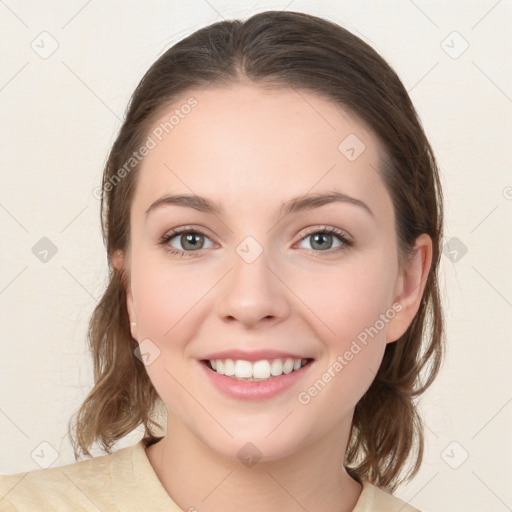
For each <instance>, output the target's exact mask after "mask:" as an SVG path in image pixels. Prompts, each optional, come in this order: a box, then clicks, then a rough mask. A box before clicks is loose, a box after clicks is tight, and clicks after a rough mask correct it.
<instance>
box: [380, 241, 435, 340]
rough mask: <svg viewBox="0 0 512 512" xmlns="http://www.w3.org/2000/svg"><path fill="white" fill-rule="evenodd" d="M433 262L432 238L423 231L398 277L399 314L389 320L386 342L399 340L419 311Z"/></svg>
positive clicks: (397, 297)
mask: <svg viewBox="0 0 512 512" xmlns="http://www.w3.org/2000/svg"><path fill="white" fill-rule="evenodd" d="M431 264H432V239H431V238H430V237H429V236H428V235H427V234H426V233H423V234H422V235H420V236H419V237H418V238H417V239H416V244H415V246H414V251H413V253H412V254H411V256H410V258H409V260H408V262H407V264H406V266H405V268H403V269H402V271H401V273H400V275H399V276H398V278H397V287H396V290H397V295H396V296H395V299H394V301H393V302H394V304H397V305H400V310H399V312H398V314H397V315H396V316H395V317H394V318H393V319H392V320H391V321H390V322H389V324H388V329H387V333H386V343H392V342H394V341H397V340H398V339H399V338H400V337H401V336H402V335H403V334H404V333H405V331H407V329H408V327H409V325H410V324H411V322H412V321H413V319H414V316H415V315H416V313H417V312H418V309H419V307H420V304H421V300H422V298H423V292H424V290H425V285H426V283H427V279H428V276H429V273H430V267H431Z"/></svg>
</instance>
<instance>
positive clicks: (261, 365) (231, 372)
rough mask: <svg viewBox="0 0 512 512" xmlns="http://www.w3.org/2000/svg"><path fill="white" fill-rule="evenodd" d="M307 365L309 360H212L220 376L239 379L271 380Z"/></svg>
mask: <svg viewBox="0 0 512 512" xmlns="http://www.w3.org/2000/svg"><path fill="white" fill-rule="evenodd" d="M306 363H307V359H272V360H268V359H262V360H261V361H256V362H255V363H251V362H250V361H245V360H243V359H237V360H233V359H210V364H211V366H212V368H213V369H214V370H215V371H216V372H217V373H219V374H220V375H227V376H233V377H235V378H237V379H269V378H270V376H273V377H277V376H279V375H282V374H283V373H291V372H292V371H294V370H298V369H300V368H301V367H302V366H304V365H305V364H306Z"/></svg>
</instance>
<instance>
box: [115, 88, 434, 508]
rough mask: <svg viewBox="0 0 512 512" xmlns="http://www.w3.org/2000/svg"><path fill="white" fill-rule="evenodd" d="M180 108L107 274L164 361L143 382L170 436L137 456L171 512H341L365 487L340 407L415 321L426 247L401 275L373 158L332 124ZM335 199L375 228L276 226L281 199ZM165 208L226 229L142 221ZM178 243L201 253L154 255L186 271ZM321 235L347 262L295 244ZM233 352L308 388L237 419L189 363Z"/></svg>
mask: <svg viewBox="0 0 512 512" xmlns="http://www.w3.org/2000/svg"><path fill="white" fill-rule="evenodd" d="M189 96H194V97H195V98H196V99H197V101H198V105H197V106H196V107H195V108H194V109H193V110H192V111H191V112H190V114H188V115H187V116H185V117H184V119H182V120H180V123H179V124H178V125H177V126H175V128H174V129H173V130H172V132H170V133H169V135H167V136H166V137H164V138H163V140H162V141H161V142H159V144H158V145H157V146H156V147H155V148H154V149H153V150H151V152H150V153H149V154H148V155H147V156H146V157H145V159H144V161H143V162H142V164H141V168H140V170H139V171H140V175H139V176H138V182H137V186H136V190H135V194H134V199H133V203H132V205H131V216H130V230H131V231H130V232H131V239H130V245H129V247H128V250H127V252H126V254H124V253H116V256H114V257H113V263H114V265H116V266H117V267H118V268H120V267H121V266H124V267H125V269H126V272H127V275H128V280H127V307H128V312H129V316H130V321H131V322H132V335H133V336H134V338H135V339H136V340H137V341H138V342H139V343H141V342H142V341H143V340H145V339H150V340H151V342H152V343H153V344H154V346H156V347H158V349H159V350H160V354H159V356H158V357H157V358H156V359H155V360H154V361H153V362H152V363H151V364H150V365H148V366H147V367H146V369H147V372H148V374H149V377H150V379H151V381H152V382H153V384H154V386H155V388H156V389H157V391H158V393H159V395H160V396H161V398H162V399H163V400H164V402H165V403H166V405H167V408H168V423H167V435H166V437H165V438H164V439H163V440H162V441H161V442H159V443H157V444H155V445H153V446H151V447H149V448H148V449H147V455H148V458H149V460H150V463H151V465H152V466H153V468H154V470H155V472H156V474H157V475H158V478H159V479H160V481H161V483H162V485H163V486H164V488H165V489H166V491H167V492H168V494H169V495H170V496H171V497H172V499H173V500H174V501H175V502H176V503H177V504H178V506H180V508H182V509H183V510H188V509H189V508H190V507H196V508H197V510H201V512H203V511H218V510H223V511H226V512H229V511H231V510H233V511H234V510H237V511H238V510H240V509H243V510H245V511H249V512H250V511H253V510H254V511H256V510H258V511H261V510H267V511H274V510H275V511H283V510H286V511H296V510H297V511H299V510H304V509H306V510H324V511H334V510H336V511H337V512H339V511H341V510H345V511H349V510H352V509H353V507H354V506H355V504H356V502H357V500H358V498H359V495H360V493H361V485H360V484H359V483H358V482H356V481H355V480H354V479H352V478H351V477H350V476H349V475H348V474H347V473H346V471H345V469H344V468H343V466H342V461H343V457H344V454H345V451H346V447H347V442H348V436H349V432H350V425H351V420H352V416H353V412H354V406H355V404H356V403H357V401H358V400H359V399H360V398H361V396H362V395H363V394H364V392H365V391H366V390H367V389H368V387H369V386H370V384H371V382H372V380H373V378H374V376H375V373H376V372H377V369H378V367H379V365H380V363H381V360H382V357H383V353H384V349H385V346H386V343H391V342H394V341H396V340H397V339H398V338H399V337H400V336H401V335H402V334H403V333H404V332H405V330H406V329H407V327H408V326H409V324H410V323H411V321H412V319H413V317H414V315H415V313H416V312H417V310H418V307H419V305H420V301H421V297H422V294H423V290H424V285H425V281H426V278H427V275H428V269H429V268H430V264H431V258H432V243H431V240H430V238H429V237H428V236H427V235H422V236H420V237H419V238H418V240H417V243H416V251H415V253H414V255H413V257H412V258H411V259H410V261H409V263H408V265H407V267H406V268H400V267H399V263H398V253H397V246H396V233H395V218H394V211H393V205H392V201H391V197H390V195H389V194H388V192H387V190H386V188H385V186H384V183H383V181H382V179H381V178H380V176H379V174H378V172H377V171H376V170H377V169H378V168H379V150H380V147H379V143H378V141H377V139H376V138H375V137H374V136H373V135H372V134H371V132H370V131H369V130H367V129H366V128H365V126H364V124H363V123H362V122H360V121H359V120H358V119H357V118H356V117H355V116H353V115H350V114H349V113H348V112H347V111H345V110H344V109H342V108H341V107H339V106H336V105H334V104H333V103H331V102H328V101H326V100H324V99H322V98H321V97H319V96H316V95H310V94H307V93H305V92H300V94H299V93H298V92H296V91H294V90H293V89H288V88H285V89H281V90H272V91H269V90H263V89H262V88H261V87H258V86H256V85H254V84H240V85H236V86H230V87H227V88H219V87H209V88H208V89H205V90H202V91H194V92H193V93H192V92H189V93H188V95H187V97H189ZM181 104H183V103H179V102H177V103H176V104H174V105H173V106H172V107H170V108H169V110H168V111H166V112H165V113H164V114H163V115H162V117H161V119H159V120H158V121H157V122H156V123H155V126H157V125H158V124H159V123H160V122H161V121H163V120H167V119H169V116H170V113H172V111H173V110H174V109H175V108H177V107H179V105H181ZM349 134H355V135H356V136H357V137H358V138H359V139H360V140H361V141H362V142H363V143H364V145H365V150H364V151H363V152H362V154H361V155H360V156H359V157H358V158H356V159H355V160H354V161H349V160H348V159H347V158H346V156H345V155H344V154H342V153H341V152H340V151H339V150H338V145H339V144H340V142H341V141H343V140H344V139H345V137H347V136H348V135H349ZM332 190H336V191H340V192H343V193H344V194H347V195H349V196H351V197H354V198H357V199H359V200H361V201H363V202H364V203H365V204H366V205H367V206H368V207H369V208H370V209H371V211H372V212H373V215H371V214H369V213H368V212H367V211H366V210H365V209H364V208H362V207H359V206H356V205H353V204H350V203H341V202H336V203H331V204H328V205H324V206H321V207H320V208H315V209H312V210H307V211H302V212H298V213H293V214H291V215H288V216H286V217H280V216H279V212H278V210H279V207H280V206H281V204H282V203H283V202H285V201H287V200H289V199H291V198H293V197H297V196H302V195H304V194H306V193H323V192H327V191H332ZM171 193H184V194H197V195H199V196H204V197H207V198H209V199H211V200H213V201H216V202H218V203H220V204H221V205H222V207H223V209H224V212H223V213H222V214H221V215H214V214H208V213H204V212H199V211H196V210H194V209H191V208H187V207H183V206H177V205H166V206H163V207H161V208H156V209H155V210H154V211H152V212H151V213H150V214H149V215H146V214H145V212H146V210H147V209H148V208H149V206H150V205H151V204H152V203H153V202H154V201H156V200H157V199H159V198H160V197H162V196H163V195H165V194H171ZM188 225H191V226H192V228H196V229H200V230H201V231H202V232H204V233H205V235H206V238H202V237H201V236H200V235H199V239H198V241H199V247H200V246H201V245H200V244H201V242H202V243H203V244H204V245H203V248H202V249H200V250H199V251H197V250H196V252H198V253H199V254H200V255H199V256H197V257H194V256H187V255H189V254H191V253H192V252H193V251H194V249H193V248H192V249H191V248H190V246H187V245H186V240H184V237H181V236H180V235H178V236H176V237H175V238H174V239H173V240H172V241H171V242H169V243H168V244H167V245H168V246H169V245H172V246H173V248H174V249H175V250H180V249H181V251H182V252H185V251H187V250H188V252H186V253H185V255H184V256H183V257H180V256H176V255H172V254H170V253H169V252H168V251H166V250H165V247H164V246H162V245H159V244H158V242H159V240H160V238H161V237H162V236H163V235H165V234H166V233H168V232H169V231H170V230H171V229H173V228H178V227H181V226H188ZM325 226H332V227H337V228H339V229H341V230H344V231H345V232H347V233H348V234H349V235H350V236H351V238H352V239H353V241H354V245H353V246H351V247H346V248H344V249H343V250H341V251H337V247H339V246H340V241H339V240H338V239H337V238H336V237H335V236H332V238H330V237H329V235H328V236H327V240H326V241H325V242H324V245H323V246H322V247H325V248H326V250H322V249H321V248H320V249H319V248H318V245H316V246H315V245H314V240H313V236H307V235H314V234H315V233H318V232H321V231H322V228H323V227H325ZM307 228H311V231H309V230H308V231H309V232H307V233H306V232H305V231H306V229H307ZM313 228H317V229H316V231H315V229H313ZM247 236H251V237H253V238H254V239H255V240H256V241H257V244H259V246H260V247H261V248H262V249H263V253H262V254H261V255H260V256H259V257H258V258H256V259H255V261H253V262H252V263H248V262H247V261H245V260H244V259H243V258H242V257H240V256H239V254H238V253H237V251H236V248H237V247H238V246H239V244H240V243H241V242H242V241H243V240H244V239H245V238H246V237H247ZM331 243H332V245H329V244H331ZM393 304H400V305H401V308H402V309H401V311H400V312H399V313H397V314H396V315H394V318H392V319H389V320H388V322H386V323H385V327H384V328H383V329H381V330H380V331H379V333H378V335H377V336H375V337H374V338H373V339H371V342H370V343H368V344H367V345H366V346H365V347H364V348H363V349H362V350H361V351H360V352H359V353H358V354H357V355H355V356H354V358H353V359H352V360H351V361H350V362H349V363H348V364H347V365H346V366H345V367H344V368H343V370H342V371H341V372H339V373H335V374H336V376H335V377H334V378H332V379H331V380H330V382H329V383H328V384H327V385H326V386H325V388H324V389H323V390H322V391H321V392H320V393H318V394H317V396H315V397H314V398H312V399H311V401H310V402H309V403H308V404H307V405H304V404H301V403H299V401H298V400H297V395H298V393H299V392H301V391H304V390H307V389H308V387H310V386H311V385H312V384H313V383H314V382H315V381H316V380H317V379H320V378H322V374H324V372H326V371H327V369H328V368H329V367H332V363H333V362H334V361H335V360H336V358H337V357H338V355H340V354H341V355H343V354H344V353H345V352H346V351H347V350H348V349H349V348H350V345H351V343H352V341H353V340H354V339H355V338H356V337H357V335H358V334H359V333H361V332H362V331H364V329H365V328H367V327H369V326H372V325H374V324H375V322H376V320H378V319H379V315H381V314H383V313H385V312H386V311H387V310H389V308H391V307H392V305H393ZM234 348H246V349H248V350H250V349H255V348H266V349H269V348H273V349H277V350H284V351H289V352H292V353H299V354H303V355H304V356H305V357H312V358H314V362H313V364H312V366H311V367H310V368H309V370H308V373H307V374H306V375H307V377H306V376H305V377H302V378H301V379H299V381H298V382H297V383H296V385H294V386H292V388H291V389H288V390H286V391H285V392H283V393H281V394H279V395H278V396H276V397H274V398H271V399H267V400H261V401H241V400H236V399H234V398H228V397H226V396H224V395H222V394H221V393H220V392H219V391H218V390H217V389H216V388H215V387H213V386H212V385H211V384H210V383H209V381H208V380H207V379H206V378H205V376H204V375H203V373H204V372H203V371H202V368H201V367H200V366H199V364H200V363H199V362H198V360H199V359H201V358H202V357H203V356H205V355H206V354H208V353H212V352H214V351H220V350H225V349H234ZM248 442H250V443H252V444H253V445H255V446H256V447H257V448H258V450H259V452H260V453H261V454H262V458H261V459H260V460H259V461H258V462H257V463H256V464H255V465H254V466H252V467H250V468H249V467H247V466H245V465H244V464H242V463H241V461H240V460H239V459H238V458H237V452H238V451H239V450H240V449H241V448H242V447H243V446H244V445H245V444H246V443H248Z"/></svg>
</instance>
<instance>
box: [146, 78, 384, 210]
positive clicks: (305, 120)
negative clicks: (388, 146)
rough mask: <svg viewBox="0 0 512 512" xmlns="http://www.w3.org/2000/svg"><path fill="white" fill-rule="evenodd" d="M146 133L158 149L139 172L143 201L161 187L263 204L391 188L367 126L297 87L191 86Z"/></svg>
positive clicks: (369, 197)
mask: <svg viewBox="0 0 512 512" xmlns="http://www.w3.org/2000/svg"><path fill="white" fill-rule="evenodd" d="M191 105H193V106H191ZM148 135H149V137H150V138H151V139H152V146H154V147H153V148H152V149H151V150H150V151H149V154H147V156H145V157H144V159H143V161H142V164H141V167H140V170H139V172H140V176H139V179H138V185H137V189H138V191H137V193H136V201H137V202H139V203H141V207H142V206H144V204H146V207H147V203H148V202H149V201H154V200H155V199H156V198H157V197H159V196H161V195H162V194H163V193H164V192H165V193H174V192H184V193H185V192H186V193H195V194H198V195H202V196H208V197H212V198H214V199H216V200H217V199H221V200H222V202H226V203H229V202H230V201H233V202H236V201H237V200H238V202H240V201H241V198H245V201H246V202H247V199H250V200H253V201H260V205H261V204H270V203H271V202H272V201H273V200H274V199H275V200H276V201H282V200H285V199H286V198H287V197H291V196H296V195H300V194H305V193H307V192H316V191H318V192H320V191H325V190H327V189H333V188H335V189H338V190H341V191H343V192H344V193H347V194H352V195H359V196H361V195H363V196H364V200H365V201H370V202H372V201H373V200H375V199H378V196H379V195H381V194H383V193H384V194H385V193H386V192H385V189H384V188H383V183H382V182H381V178H380V176H379V174H378V172H377V169H378V166H379V144H378V142H377V140H376V138H375V137H374V136H373V135H372V133H371V132H370V131H369V130H368V129H367V128H366V127H365V125H364V124H363V123H362V122H361V121H360V120H359V119H358V118H357V117H356V116H354V115H353V114H351V113H349V112H348V111H346V110H345V109H343V108H342V107H340V106H339V105H336V104H334V103H333V102H330V101H328V100H327V99H324V98H322V97H320V96H317V95H314V94H311V93H307V92H304V91H299V90H296V89H292V88H280V89H277V90H276V89H273V90H270V89H264V88H262V87H259V86H256V85H232V86H228V87H213V86H212V87H208V88H206V89H204V90H193V91H190V92H188V93H186V94H184V95H183V96H182V97H181V98H180V99H179V100H178V101H176V102H174V103H173V104H172V105H171V106H169V107H168V108H166V110H165V111H164V112H163V113H162V114H161V115H160V117H159V118H158V119H157V120H156V121H155V122H154V124H153V126H152V127H151V129H150V131H149V133H148ZM261 201H264V203H262V202H261Z"/></svg>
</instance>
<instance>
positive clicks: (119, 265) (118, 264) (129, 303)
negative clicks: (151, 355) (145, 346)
mask: <svg viewBox="0 0 512 512" xmlns="http://www.w3.org/2000/svg"><path fill="white" fill-rule="evenodd" d="M125 260H126V258H125V253H124V251H121V250H117V251H114V253H113V255H112V265H114V267H115V268H116V269H117V270H118V271H121V270H123V268H124V265H125V263H126V261H125ZM125 275H126V276H128V273H126V272H125ZM125 292H126V309H127V310H128V317H129V319H130V331H131V334H132V337H133V338H135V339H136V340H137V339H138V338H137V336H138V332H137V319H136V317H135V308H134V307H133V296H132V288H131V284H130V280H129V278H128V277H127V278H126V287H125Z"/></svg>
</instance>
